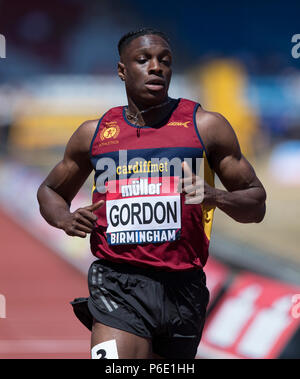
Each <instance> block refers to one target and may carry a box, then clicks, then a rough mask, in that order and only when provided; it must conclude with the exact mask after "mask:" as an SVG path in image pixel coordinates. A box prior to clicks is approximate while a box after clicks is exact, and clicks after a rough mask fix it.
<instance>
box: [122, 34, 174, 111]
mask: <svg viewBox="0 0 300 379" xmlns="http://www.w3.org/2000/svg"><path fill="white" fill-rule="evenodd" d="M171 66H172V54H171V49H170V46H169V44H168V43H167V42H166V41H165V40H164V39H163V38H161V37H160V36H158V35H145V36H141V37H138V38H136V39H134V40H133V41H131V42H130V43H129V45H127V46H126V47H125V48H124V50H123V52H122V56H121V62H120V63H119V67H118V73H119V77H120V78H121V79H122V80H124V81H125V85H126V92H127V96H128V99H129V100H130V99H132V100H133V101H134V102H135V103H136V104H142V105H148V106H149V105H150V106H151V105H156V104H160V103H161V102H163V101H164V100H166V98H167V96H168V89H169V84H170V80H171V76H172V69H171Z"/></svg>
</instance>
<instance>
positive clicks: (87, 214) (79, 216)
mask: <svg viewBox="0 0 300 379" xmlns="http://www.w3.org/2000/svg"><path fill="white" fill-rule="evenodd" d="M103 204H104V200H100V201H98V202H97V203H95V204H92V205H89V206H87V207H84V208H78V209H77V210H76V211H75V212H73V213H69V214H68V216H67V218H66V219H65V220H63V221H62V223H61V225H60V228H61V229H63V230H64V231H65V233H66V234H67V235H68V236H72V237H81V238H85V237H86V235H87V233H91V232H92V230H93V228H94V227H95V223H96V221H97V216H95V215H94V213H93V212H95V211H96V210H97V209H99V208H101V207H102V206H103Z"/></svg>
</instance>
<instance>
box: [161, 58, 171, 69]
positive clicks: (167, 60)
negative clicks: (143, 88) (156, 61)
mask: <svg viewBox="0 0 300 379" xmlns="http://www.w3.org/2000/svg"><path fill="white" fill-rule="evenodd" d="M161 63H162V64H164V65H165V66H167V67H170V66H171V59H170V58H169V57H165V58H163V59H161Z"/></svg>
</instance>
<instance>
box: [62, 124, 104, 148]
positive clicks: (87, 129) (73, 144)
mask: <svg viewBox="0 0 300 379" xmlns="http://www.w3.org/2000/svg"><path fill="white" fill-rule="evenodd" d="M99 120H100V119H96V120H87V121H85V122H83V123H82V124H81V125H80V126H79V127H78V128H77V129H76V130H75V132H74V133H73V135H72V136H71V138H70V140H69V142H68V145H67V150H69V151H71V152H77V153H89V150H90V145H91V142H92V139H93V136H94V134H95V132H96V129H97V125H98V123H99Z"/></svg>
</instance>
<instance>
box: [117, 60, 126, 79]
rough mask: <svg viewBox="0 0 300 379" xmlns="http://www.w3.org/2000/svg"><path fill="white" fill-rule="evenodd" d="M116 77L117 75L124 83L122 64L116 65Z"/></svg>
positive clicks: (123, 67) (123, 66)
mask: <svg viewBox="0 0 300 379" xmlns="http://www.w3.org/2000/svg"><path fill="white" fill-rule="evenodd" d="M118 75H119V78H120V79H121V80H122V81H123V82H124V81H125V65H124V63H122V62H119V63H118Z"/></svg>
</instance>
